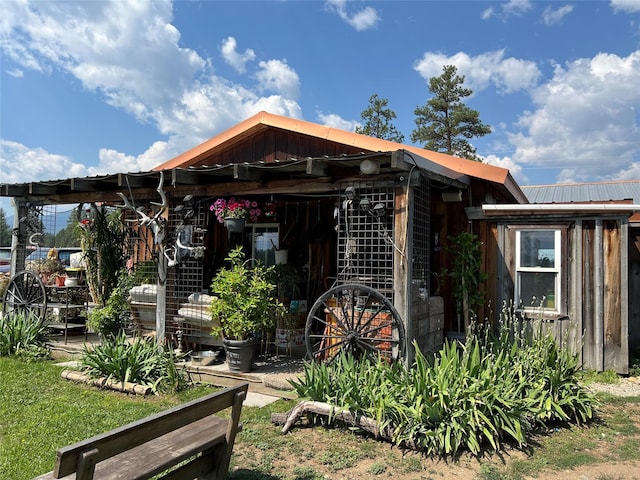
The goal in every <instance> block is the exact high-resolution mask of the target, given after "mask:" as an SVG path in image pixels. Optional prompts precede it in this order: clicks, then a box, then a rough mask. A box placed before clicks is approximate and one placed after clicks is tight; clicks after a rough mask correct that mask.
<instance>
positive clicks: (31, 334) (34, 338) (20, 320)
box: [0, 311, 49, 360]
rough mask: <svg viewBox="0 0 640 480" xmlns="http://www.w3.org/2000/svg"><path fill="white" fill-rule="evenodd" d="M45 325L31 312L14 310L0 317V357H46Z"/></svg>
mask: <svg viewBox="0 0 640 480" xmlns="http://www.w3.org/2000/svg"><path fill="white" fill-rule="evenodd" d="M46 334H47V327H46V325H45V324H44V318H40V317H38V316H37V315H35V314H34V313H32V312H21V311H14V312H9V313H6V314H4V316H2V318H0V357H7V356H10V355H16V356H18V357H21V358H22V359H23V360H34V359H38V358H46V357H48V356H49V351H48V349H47V348H46V347H45V338H46Z"/></svg>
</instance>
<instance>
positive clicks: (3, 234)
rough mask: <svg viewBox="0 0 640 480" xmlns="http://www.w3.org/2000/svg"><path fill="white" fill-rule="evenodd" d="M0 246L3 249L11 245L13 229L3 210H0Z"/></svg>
mask: <svg viewBox="0 0 640 480" xmlns="http://www.w3.org/2000/svg"><path fill="white" fill-rule="evenodd" d="M0 245H1V246H3V247H8V246H10V245H11V227H9V224H8V223H7V216H6V215H5V213H4V209H3V208H0Z"/></svg>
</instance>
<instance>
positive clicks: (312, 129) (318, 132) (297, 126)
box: [154, 112, 527, 203]
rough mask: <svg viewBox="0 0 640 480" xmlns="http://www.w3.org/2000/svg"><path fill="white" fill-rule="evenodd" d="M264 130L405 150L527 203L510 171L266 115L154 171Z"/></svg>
mask: <svg viewBox="0 0 640 480" xmlns="http://www.w3.org/2000/svg"><path fill="white" fill-rule="evenodd" d="M267 128H278V129H281V130H288V131H291V132H296V133H300V134H302V135H307V136H310V137H316V138H322V139H325V140H329V141H331V142H335V143H339V144H343V145H350V146H352V147H357V148H359V149H361V150H362V151H363V152H391V151H396V150H400V149H402V150H406V151H409V152H412V153H414V154H416V155H418V156H420V157H423V158H425V159H427V160H430V161H432V162H434V163H437V164H439V165H442V166H444V167H446V168H449V169H451V170H453V171H455V172H458V173H460V174H463V175H468V176H471V177H475V178H478V179H482V180H486V181H489V182H493V183H497V184H500V185H503V186H504V187H505V188H506V189H507V190H508V191H509V192H510V193H511V195H512V196H513V197H514V199H515V200H516V201H519V202H521V203H527V199H526V196H525V195H524V193H523V192H522V190H521V189H520V187H519V185H518V184H517V183H516V182H515V180H514V179H513V177H512V176H511V174H510V173H509V170H507V169H505V168H501V167H496V166H493V165H488V164H486V163H481V162H476V161H473V160H467V159H464V158H458V157H454V156H451V155H447V154H444V153H439V152H433V151H430V150H425V149H423V148H419V147H415V146H411V145H403V144H400V143H395V142H391V141H388V140H382V139H379V138H375V137H369V136H367V135H361V134H358V133H353V132H347V131H345V130H340V129H337V128H333V127H329V126H326V125H319V124H317V123H311V122H307V121H304V120H299V119H295V118H290V117H283V116H280V115H274V114H272V113H267V112H259V113H257V114H256V115H254V116H252V117H250V118H248V119H246V120H244V121H243V122H240V123H238V124H237V125H235V126H233V127H231V128H230V129H228V130H226V131H224V132H222V133H220V134H219V135H216V136H215V137H212V138H210V139H209V140H207V141H205V142H203V143H201V144H200V145H198V146H196V147H194V148H192V149H191V150H187V151H186V152H184V153H181V154H180V155H178V156H177V157H174V158H172V159H171V160H169V161H167V162H165V163H162V164H160V165H158V166H156V167H155V168H154V170H165V169H171V168H178V167H181V168H186V167H189V166H192V165H194V164H196V163H197V162H198V161H199V160H200V159H202V158H203V157H205V156H207V155H209V154H210V153H213V152H215V151H216V150H223V149H225V148H228V147H229V146H231V145H233V144H236V143H239V142H242V141H243V140H244V139H246V138H248V137H250V136H251V135H253V134H254V133H257V132H260V131H261V130H264V129H267Z"/></svg>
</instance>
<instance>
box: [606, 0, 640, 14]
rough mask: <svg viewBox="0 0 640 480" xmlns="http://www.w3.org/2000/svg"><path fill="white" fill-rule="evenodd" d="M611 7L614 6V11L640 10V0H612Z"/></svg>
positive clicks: (628, 11)
mask: <svg viewBox="0 0 640 480" xmlns="http://www.w3.org/2000/svg"><path fill="white" fill-rule="evenodd" d="M611 7H613V11H614V12H625V13H634V12H640V1H638V0H611Z"/></svg>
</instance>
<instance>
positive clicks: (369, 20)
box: [326, 0, 380, 32]
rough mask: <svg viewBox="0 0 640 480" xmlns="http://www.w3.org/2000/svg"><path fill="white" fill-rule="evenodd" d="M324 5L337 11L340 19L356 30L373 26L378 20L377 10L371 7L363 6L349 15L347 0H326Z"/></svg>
mask: <svg viewBox="0 0 640 480" xmlns="http://www.w3.org/2000/svg"><path fill="white" fill-rule="evenodd" d="M326 7H327V9H328V10H329V11H332V12H335V13H337V14H338V16H339V17H340V18H341V19H342V20H344V21H345V22H346V23H348V24H349V25H351V26H352V27H353V28H355V29H356V30H357V31H358V32H362V31H364V30H368V29H370V28H374V27H375V26H376V25H377V24H378V22H379V21H380V17H379V16H378V11H377V10H376V9H375V8H373V7H365V8H363V9H362V10H358V11H357V12H356V13H354V14H352V15H349V14H348V13H347V0H327V2H326Z"/></svg>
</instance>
